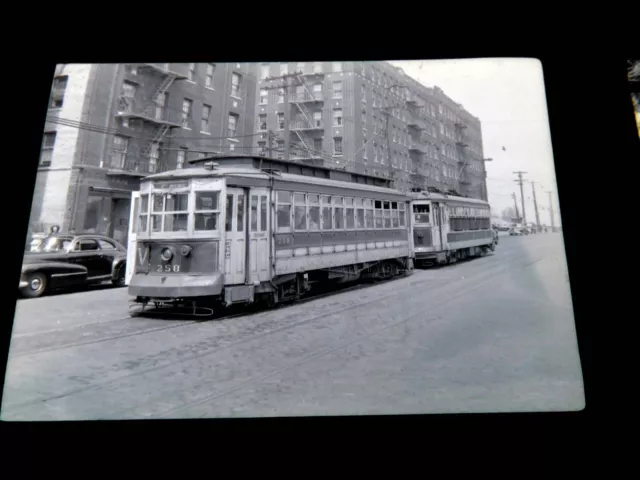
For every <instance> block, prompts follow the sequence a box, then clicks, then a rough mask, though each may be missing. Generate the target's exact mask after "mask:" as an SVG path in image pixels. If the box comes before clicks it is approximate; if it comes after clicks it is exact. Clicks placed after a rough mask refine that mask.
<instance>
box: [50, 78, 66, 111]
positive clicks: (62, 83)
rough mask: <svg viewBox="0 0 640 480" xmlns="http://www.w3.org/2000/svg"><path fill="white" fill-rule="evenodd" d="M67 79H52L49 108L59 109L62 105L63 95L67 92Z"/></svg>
mask: <svg viewBox="0 0 640 480" xmlns="http://www.w3.org/2000/svg"><path fill="white" fill-rule="evenodd" d="M68 80H69V77H67V76H64V77H56V78H54V79H53V88H52V91H51V108H61V107H62V105H63V103H64V94H65V92H66V90H67V82H68Z"/></svg>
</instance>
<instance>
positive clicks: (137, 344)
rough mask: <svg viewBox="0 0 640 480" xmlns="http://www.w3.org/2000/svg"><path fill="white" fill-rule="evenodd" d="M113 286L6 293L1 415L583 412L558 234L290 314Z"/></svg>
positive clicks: (289, 309) (288, 309)
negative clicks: (216, 314) (11, 306)
mask: <svg viewBox="0 0 640 480" xmlns="http://www.w3.org/2000/svg"><path fill="white" fill-rule="evenodd" d="M128 304H129V297H128V295H127V290H126V288H119V289H116V288H106V289H101V290H94V291H84V292H77V293H66V294H57V295H50V296H47V297H43V298H39V299H25V300H19V301H18V306H17V311H16V319H15V321H14V327H13V338H12V342H11V349H10V355H9V362H8V370H7V376H6V379H5V389H4V398H3V405H2V419H3V420H92V419H140V418H202V417H210V418H211V417H261V416H314V415H377V414H394V413H403V414H406V413H462V412H467V413H472V412H473V413H476V412H523V411H564V410H580V409H582V408H583V407H584V395H583V386H582V373H581V367H580V359H579V355H578V347H577V340H576V335H575V325H574V321H573V310H572V306H571V296H570V292H569V284H568V276H567V273H566V262H565V257H564V247H563V244H562V237H561V235H559V234H546V235H545V234H541V235H532V236H527V237H503V238H501V242H500V244H499V245H498V249H497V250H496V252H495V254H493V255H490V256H486V257H483V258H478V259H474V260H470V261H467V262H463V263H459V264H456V265H452V266H447V267H443V268H437V269H428V270H417V271H416V272H415V273H414V274H413V275H411V276H408V277H403V278H400V279H396V280H393V281H388V282H382V283H378V284H374V285H367V286H363V287H359V288H352V289H349V290H346V291H342V292H340V293H336V294H333V295H328V296H322V297H320V298H315V299H310V300H308V301H305V302H302V303H300V304H296V305H289V306H284V307H280V308H277V309H274V310H266V311H259V312H253V313H246V314H241V315H235V316H232V317H229V318H224V317H223V318H220V319H215V320H210V321H193V320H176V319H172V320H166V319H158V318H140V317H138V318H130V317H129V315H128Z"/></svg>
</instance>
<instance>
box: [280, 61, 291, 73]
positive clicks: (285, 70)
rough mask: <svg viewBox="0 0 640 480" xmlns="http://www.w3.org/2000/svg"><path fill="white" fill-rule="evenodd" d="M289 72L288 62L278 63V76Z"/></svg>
mask: <svg viewBox="0 0 640 480" xmlns="http://www.w3.org/2000/svg"><path fill="white" fill-rule="evenodd" d="M288 73H289V64H288V63H281V64H280V76H283V75H287V74H288Z"/></svg>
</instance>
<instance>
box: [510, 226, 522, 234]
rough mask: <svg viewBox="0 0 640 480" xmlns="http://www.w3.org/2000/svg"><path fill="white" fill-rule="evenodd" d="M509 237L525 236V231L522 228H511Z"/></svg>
mask: <svg viewBox="0 0 640 480" xmlns="http://www.w3.org/2000/svg"><path fill="white" fill-rule="evenodd" d="M509 235H512V236H513V235H525V233H524V230H523V229H522V228H520V227H511V228H510V229H509Z"/></svg>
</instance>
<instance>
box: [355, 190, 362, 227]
mask: <svg viewBox="0 0 640 480" xmlns="http://www.w3.org/2000/svg"><path fill="white" fill-rule="evenodd" d="M356 228H357V229H358V230H362V229H364V201H363V200H362V199H361V198H356Z"/></svg>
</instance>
